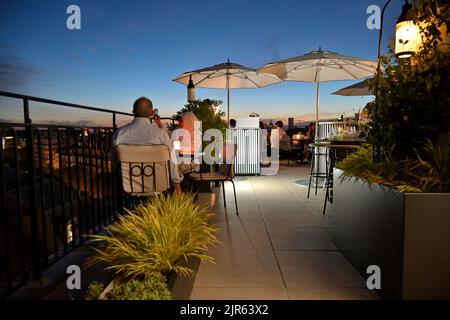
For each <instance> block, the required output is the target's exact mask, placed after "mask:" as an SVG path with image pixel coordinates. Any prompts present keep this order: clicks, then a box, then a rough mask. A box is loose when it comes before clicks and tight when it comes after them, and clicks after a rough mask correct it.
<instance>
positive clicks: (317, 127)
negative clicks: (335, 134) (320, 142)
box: [314, 80, 320, 140]
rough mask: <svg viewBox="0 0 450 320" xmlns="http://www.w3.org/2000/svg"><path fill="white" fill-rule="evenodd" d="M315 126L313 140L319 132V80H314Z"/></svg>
mask: <svg viewBox="0 0 450 320" xmlns="http://www.w3.org/2000/svg"><path fill="white" fill-rule="evenodd" d="M316 85H317V89H316V128H315V132H314V140H317V139H318V134H319V103H320V80H318V81H317V82H316Z"/></svg>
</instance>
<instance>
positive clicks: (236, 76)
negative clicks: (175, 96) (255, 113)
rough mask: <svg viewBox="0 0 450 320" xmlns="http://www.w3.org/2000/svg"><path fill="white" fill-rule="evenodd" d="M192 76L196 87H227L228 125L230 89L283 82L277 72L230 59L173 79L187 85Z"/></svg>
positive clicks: (258, 86) (257, 86)
mask: <svg viewBox="0 0 450 320" xmlns="http://www.w3.org/2000/svg"><path fill="white" fill-rule="evenodd" d="M191 78H192V80H193V82H194V85H195V86H196V87H200V88H212V89H227V123H228V125H229V123H230V89H245V88H262V87H265V86H268V85H271V84H274V83H278V82H281V80H280V78H278V76H277V75H275V74H268V73H262V72H260V71H258V70H257V69H252V68H248V67H244V66H242V65H240V64H236V63H231V62H230V61H228V62H226V63H221V64H217V65H215V66H212V67H207V68H203V69H198V70H193V71H188V72H185V73H183V74H182V75H180V76H179V77H178V78H176V79H174V80H173V81H176V82H179V83H181V84H185V85H187V84H189V80H190V79H191Z"/></svg>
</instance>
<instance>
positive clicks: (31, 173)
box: [23, 99, 41, 280]
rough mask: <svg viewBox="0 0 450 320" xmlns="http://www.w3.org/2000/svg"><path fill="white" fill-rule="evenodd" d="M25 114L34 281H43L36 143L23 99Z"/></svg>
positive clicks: (27, 105)
mask: <svg viewBox="0 0 450 320" xmlns="http://www.w3.org/2000/svg"><path fill="white" fill-rule="evenodd" d="M23 113H24V121H25V139H26V155H27V156H26V159H27V169H28V181H29V188H30V192H29V198H30V199H29V202H28V205H29V207H30V218H31V225H30V229H31V256H32V267H33V280H40V279H41V266H40V257H39V239H38V230H37V229H38V217H37V212H38V211H37V200H36V177H35V174H36V171H35V168H34V159H33V158H34V148H33V147H34V141H33V127H32V125H31V118H30V109H29V104H28V99H23Z"/></svg>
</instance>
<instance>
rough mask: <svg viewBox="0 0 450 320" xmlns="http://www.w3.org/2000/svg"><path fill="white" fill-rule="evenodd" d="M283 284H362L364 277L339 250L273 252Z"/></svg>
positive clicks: (329, 286) (355, 285) (326, 285)
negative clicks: (279, 268)
mask: <svg viewBox="0 0 450 320" xmlns="http://www.w3.org/2000/svg"><path fill="white" fill-rule="evenodd" d="M276 255H277V258H278V262H279V264H280V267H281V272H282V274H283V277H284V280H285V282H286V286H287V287H288V288H291V287H317V288H333V287H334V288H352V287H365V281H364V280H363V278H362V277H361V276H360V275H359V274H358V272H357V271H356V270H355V269H354V268H353V267H352V265H351V264H350V263H349V262H348V261H347V260H346V259H345V257H344V256H343V255H342V253H340V252H338V251H297V252H293V251H291V252H286V251H277V252H276Z"/></svg>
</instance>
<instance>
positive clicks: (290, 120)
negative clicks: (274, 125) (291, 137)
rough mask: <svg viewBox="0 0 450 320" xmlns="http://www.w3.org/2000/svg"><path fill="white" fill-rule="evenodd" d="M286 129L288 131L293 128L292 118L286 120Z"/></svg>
mask: <svg viewBox="0 0 450 320" xmlns="http://www.w3.org/2000/svg"><path fill="white" fill-rule="evenodd" d="M288 128H289V129H293V128H294V118H288Z"/></svg>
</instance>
